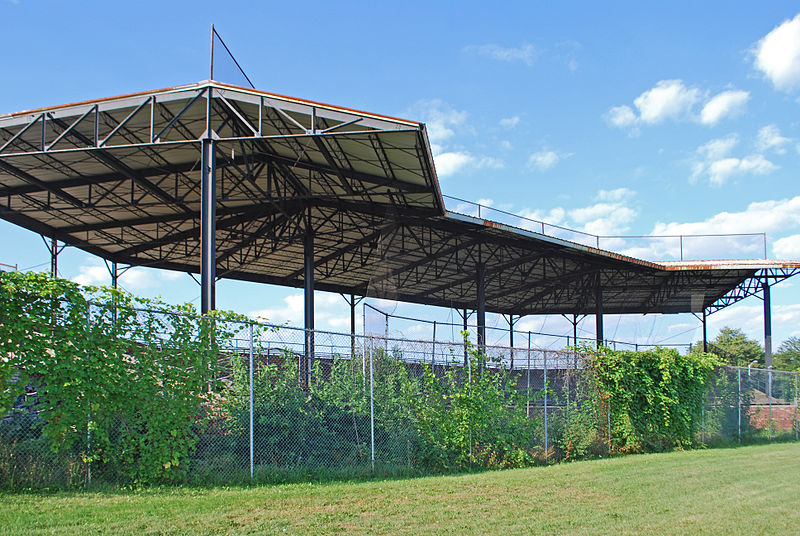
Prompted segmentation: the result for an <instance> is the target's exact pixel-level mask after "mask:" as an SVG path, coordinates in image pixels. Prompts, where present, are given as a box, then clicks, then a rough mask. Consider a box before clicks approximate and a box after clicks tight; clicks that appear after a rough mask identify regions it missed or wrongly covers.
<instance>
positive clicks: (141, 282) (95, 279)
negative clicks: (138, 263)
mask: <svg viewBox="0 0 800 536" xmlns="http://www.w3.org/2000/svg"><path fill="white" fill-rule="evenodd" d="M182 276H183V273H181V272H173V271H171V270H156V269H154V268H141V267H135V268H130V269H129V270H126V271H125V272H124V273H122V274H121V275H120V276H119V281H118V285H119V286H120V287H121V288H123V289H126V290H130V291H137V290H143V289H148V288H154V287H158V286H159V285H162V284H163V283H165V282H168V281H175V280H177V279H179V278H181V277H182ZM71 280H72V281H74V282H76V283H78V284H79V285H106V286H109V285H111V274H109V272H108V268H106V266H105V265H104V264H100V263H94V262H92V263H91V264H84V265H82V266H80V267H79V268H78V274H77V275H75V276H73V277H72V278H71Z"/></svg>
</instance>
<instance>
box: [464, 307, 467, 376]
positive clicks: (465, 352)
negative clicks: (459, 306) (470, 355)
mask: <svg viewBox="0 0 800 536" xmlns="http://www.w3.org/2000/svg"><path fill="white" fill-rule="evenodd" d="M464 331H467V310H466V309H464ZM463 342H464V366H465V367H466V366H467V340H466V338H465V339H464V341H463Z"/></svg>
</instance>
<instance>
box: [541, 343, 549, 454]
mask: <svg viewBox="0 0 800 536" xmlns="http://www.w3.org/2000/svg"><path fill="white" fill-rule="evenodd" d="M542 355H543V356H544V459H545V461H547V458H548V445H547V351H542Z"/></svg>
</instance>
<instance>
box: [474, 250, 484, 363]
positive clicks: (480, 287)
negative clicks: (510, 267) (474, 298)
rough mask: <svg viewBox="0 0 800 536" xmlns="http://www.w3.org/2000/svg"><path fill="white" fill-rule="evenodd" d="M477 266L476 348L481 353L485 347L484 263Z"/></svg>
mask: <svg viewBox="0 0 800 536" xmlns="http://www.w3.org/2000/svg"><path fill="white" fill-rule="evenodd" d="M477 268H478V270H477V274H476V285H477V289H478V304H477V306H478V307H477V313H478V318H477V323H478V349H479V350H480V351H481V353H483V352H484V351H485V349H486V265H485V264H483V263H479V264H478V266H477Z"/></svg>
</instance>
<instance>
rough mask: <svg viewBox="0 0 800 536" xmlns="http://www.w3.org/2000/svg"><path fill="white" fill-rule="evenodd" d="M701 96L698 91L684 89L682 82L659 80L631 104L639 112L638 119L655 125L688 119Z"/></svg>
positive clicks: (691, 88)
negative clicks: (671, 120)
mask: <svg viewBox="0 0 800 536" xmlns="http://www.w3.org/2000/svg"><path fill="white" fill-rule="evenodd" d="M701 96H702V92H701V91H700V90H699V89H697V88H693V87H686V86H685V85H684V84H683V81H682V80H661V81H659V82H657V83H656V85H655V86H654V87H653V88H651V89H648V90H647V91H645V92H644V93H642V94H641V95H639V96H638V97H636V99H635V100H634V101H633V104H634V105H635V106H636V108H637V109H638V110H639V119H641V120H642V121H643V122H645V123H650V124H657V123H661V122H663V121H665V120H666V119H681V118H685V117H688V116H689V115H690V113H691V110H692V107H693V106H694V105H695V103H697V101H699V100H700V98H701Z"/></svg>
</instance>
